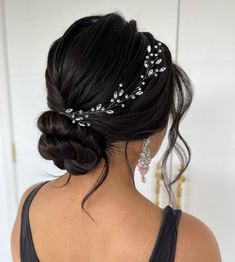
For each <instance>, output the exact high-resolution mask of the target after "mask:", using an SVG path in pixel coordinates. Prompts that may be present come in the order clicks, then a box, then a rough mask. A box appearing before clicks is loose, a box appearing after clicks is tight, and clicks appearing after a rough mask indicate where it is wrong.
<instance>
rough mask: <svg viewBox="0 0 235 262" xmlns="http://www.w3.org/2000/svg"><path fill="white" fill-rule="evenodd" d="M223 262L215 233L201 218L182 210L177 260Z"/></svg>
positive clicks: (176, 261)
mask: <svg viewBox="0 0 235 262" xmlns="http://www.w3.org/2000/svg"><path fill="white" fill-rule="evenodd" d="M184 261H185V262H186V261H190V262H198V261H200V262H208V261H211V262H212V261H213V262H221V261H222V259H221V254H220V250H219V246H218V243H217V240H216V237H215V235H214V234H213V232H212V231H211V229H210V228H209V227H208V226H207V225H206V224H205V223H204V222H202V221H201V220H200V219H198V218H196V217H194V216H192V215H190V214H188V213H185V212H182V214H181V219H180V222H179V225H178V236H177V247H176V254H175V262H184Z"/></svg>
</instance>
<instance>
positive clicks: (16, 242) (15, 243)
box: [11, 182, 42, 262]
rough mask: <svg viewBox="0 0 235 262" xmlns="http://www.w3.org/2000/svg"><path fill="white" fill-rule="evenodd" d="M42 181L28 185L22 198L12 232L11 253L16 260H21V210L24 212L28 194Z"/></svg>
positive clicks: (16, 261)
mask: <svg viewBox="0 0 235 262" xmlns="http://www.w3.org/2000/svg"><path fill="white" fill-rule="evenodd" d="M41 183H42V182H39V183H36V184H33V185H32V186H30V187H28V188H27V189H26V190H25V191H24V193H23V194H22V196H21V198H20V201H19V205H18V210H17V213H16V218H15V222H14V225H13V228H12V232H11V253H12V259H13V261H14V262H18V261H19V262H20V227H21V212H22V207H23V204H24V202H25V200H26V198H27V197H28V195H29V194H30V193H31V192H32V191H33V189H34V188H35V187H37V186H38V185H39V184H41Z"/></svg>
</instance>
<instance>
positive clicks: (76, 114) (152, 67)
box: [59, 42, 166, 126]
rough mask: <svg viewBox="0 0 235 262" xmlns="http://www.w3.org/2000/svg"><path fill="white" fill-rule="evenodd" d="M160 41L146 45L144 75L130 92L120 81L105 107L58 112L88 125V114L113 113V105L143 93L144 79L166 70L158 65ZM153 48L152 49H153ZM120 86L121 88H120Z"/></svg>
mask: <svg viewBox="0 0 235 262" xmlns="http://www.w3.org/2000/svg"><path fill="white" fill-rule="evenodd" d="M161 46H162V43H161V42H158V43H157V45H154V48H152V47H151V45H148V46H147V54H146V56H145V58H146V59H145V60H144V67H145V68H146V72H145V74H144V75H140V78H141V80H140V81H139V83H138V84H137V87H136V88H135V90H134V91H133V92H132V93H131V94H125V91H124V89H123V88H122V87H123V84H122V83H119V89H118V90H116V91H115V92H114V93H113V97H112V98H111V99H110V103H109V105H108V106H107V107H104V106H103V105H102V104H98V105H96V106H95V107H92V108H91V109H90V110H88V111H83V110H82V109H80V110H78V111H74V110H73V109H72V108H68V109H66V110H65V112H59V113H60V114H63V115H66V116H68V117H69V118H70V119H71V120H72V123H76V122H78V124H79V125H80V126H90V122H89V121H87V118H88V117H89V115H90V114H95V113H100V112H105V113H107V114H113V113H114V110H113V107H115V106H121V107H125V103H124V101H126V100H129V99H135V98H137V97H138V96H141V95H142V94H143V90H142V86H144V85H145V81H144V80H146V79H148V78H150V77H157V76H158V75H159V73H161V72H163V71H165V70H166V67H165V66H163V67H162V66H160V64H161V62H162V58H160V55H159V54H160V53H161V52H162V51H163V50H162V47H161ZM153 49H154V50H153ZM120 88H122V89H120Z"/></svg>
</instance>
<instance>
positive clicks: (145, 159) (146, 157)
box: [137, 137, 152, 183]
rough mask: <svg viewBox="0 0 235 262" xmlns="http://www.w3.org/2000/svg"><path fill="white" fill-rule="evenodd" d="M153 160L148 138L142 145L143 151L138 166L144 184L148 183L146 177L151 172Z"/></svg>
mask: <svg viewBox="0 0 235 262" xmlns="http://www.w3.org/2000/svg"><path fill="white" fill-rule="evenodd" d="M151 160H152V158H151V151H150V137H148V138H145V139H144V142H143V145H142V151H141V154H140V158H139V160H138V165H137V167H138V169H139V172H140V174H141V179H142V183H145V182H146V177H145V175H146V174H147V172H148V170H149V167H150V162H151Z"/></svg>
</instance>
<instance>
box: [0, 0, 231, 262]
mask: <svg viewBox="0 0 235 262" xmlns="http://www.w3.org/2000/svg"><path fill="white" fill-rule="evenodd" d="M1 4H3V0H1ZM178 6H179V7H180V13H179V21H180V23H179V32H177V15H178ZM3 7H4V6H3V5H2V6H1V8H2V11H4V12H3V16H1V21H0V23H1V29H0V30H1V31H0V37H1V39H0V40H1V43H0V55H1V56H0V57H1V59H0V60H1V61H0V81H1V82H0V83H1V85H0V90H1V95H2V94H3V95H4V96H1V97H0V102H2V101H3V102H2V103H1V105H0V127H1V129H0V146H1V147H0V154H1V155H0V156H1V159H0V172H1V175H0V185H1V188H0V189H1V191H0V197H1V199H3V204H2V209H3V210H4V215H5V217H3V218H4V220H3V221H1V222H0V230H1V231H0V234H1V236H0V247H1V248H2V247H3V248H2V250H1V249H0V261H11V259H10V254H9V247H8V246H7V244H6V243H7V242H8V241H9V233H10V229H11V227H12V223H13V219H14V218H15V212H16V208H17V205H18V203H16V202H14V199H16V198H17V199H18V200H19V197H20V196H21V195H22V193H23V191H24V190H25V189H26V188H27V187H29V186H30V185H32V184H33V183H36V182H38V181H42V180H47V179H50V177H46V176H45V172H51V173H52V174H54V175H55V174H62V173H63V172H62V171H60V170H58V169H56V168H55V167H53V165H52V164H51V163H48V162H47V161H46V160H43V159H42V158H41V157H40V156H39V153H38V152H37V140H38V136H39V132H38V130H37V128H36V117H37V116H38V115H39V113H40V111H42V110H44V109H46V97H45V83H44V70H45V66H46V56H47V52H48V49H49V46H50V44H51V43H52V42H53V41H54V40H55V39H56V38H58V37H59V36H60V35H61V34H62V33H63V32H64V31H65V29H66V28H67V27H68V26H69V25H70V24H71V23H73V22H74V21H75V20H77V19H78V18H80V17H82V16H87V15H92V14H98V13H99V12H100V13H101V14H102V13H103V14H104V13H106V12H111V11H115V10H120V11H121V12H122V13H123V14H124V16H125V17H126V18H127V19H131V18H133V19H136V20H137V22H138V24H139V29H140V30H141V31H150V32H152V33H153V34H154V35H155V36H156V38H158V39H160V40H161V41H163V42H165V43H166V44H167V45H168V46H169V48H170V50H171V52H172V56H173V58H174V60H176V59H177V61H178V62H179V64H180V65H182V67H183V68H185V70H186V72H187V73H188V74H189V76H190V77H191V79H192V81H193V83H194V85H195V97H194V101H193V104H192V107H191V108H190V110H189V112H188V114H187V116H186V118H185V119H184V121H183V123H182V125H181V129H180V130H181V131H182V134H183V136H184V137H185V138H186V140H187V141H188V142H189V144H190V146H191V148H192V151H193V155H192V162H191V164H190V166H189V169H188V170H187V172H186V174H185V176H186V177H187V181H186V183H185V191H184V195H183V196H184V199H183V206H182V209H183V211H185V212H188V213H190V214H192V215H195V216H197V217H199V218H201V219H202V220H203V221H204V222H205V223H206V224H208V225H209V227H210V228H211V229H212V230H213V231H214V232H215V235H216V237H217V240H218V242H219V245H220V247H221V252H222V257H223V261H233V260H234V259H235V256H234V254H233V252H232V247H234V246H235V245H234V244H235V243H234V238H233V235H232V232H233V231H232V230H231V228H233V226H234V222H233V221H234V220H235V208H234V204H233V203H231V199H232V197H234V189H235V187H234V186H235V178H234V176H233V173H234V171H233V170H235V169H234V167H235V166H234V165H235V164H234V161H233V159H232V158H233V156H234V149H235V148H234V147H235V141H234V137H233V136H232V134H233V133H234V132H233V131H234V129H235V121H234V117H233V115H232V112H234V109H235V108H234V103H233V98H234V97H235V96H234V84H235V80H234V78H233V72H234V69H235V50H234V49H235V43H234V42H235V37H234V36H235V34H234V33H235V32H234V31H235V21H234V19H233V14H234V11H235V2H234V1H229V0H226V1H223V2H221V1H218V0H217V1H212V0H207V1H202V0H199V1H193V0H188V1H186V0H182V1H181V2H178V1H176V0H165V1H160V0H155V1H154V0H151V1H148V2H143V1H133V0H132V1H123V0H121V1H107V0H102V1H99V4H98V5H96V4H95V2H94V1H88V0H87V1H72V0H70V1H66V2H63V1H55V0H50V1H29V0H22V1H17V0H7V1H5V7H4V8H3ZM4 15H5V17H4ZM4 22H5V24H4ZM177 37H178V38H177ZM177 39H178V49H177ZM177 55H178V56H177ZM11 111H12V113H11ZM11 119H12V121H11ZM14 141H15V143H16V155H17V162H16V165H14V163H12V161H11V155H10V153H11V152H10V144H11V143H12V142H14ZM166 142H167V141H166V140H165V141H164V143H163V146H162V148H161V151H160V153H159V155H158V156H157V157H156V158H155V159H154V161H153V163H152V164H153V165H152V169H151V170H150V174H149V176H148V178H147V180H148V182H147V184H141V182H140V179H139V176H138V174H137V176H136V181H137V187H138V189H139V190H140V191H141V192H143V194H145V195H146V196H147V197H148V198H149V199H151V200H153V199H154V171H155V165H156V163H157V161H158V159H159V158H160V156H161V153H162V152H163V149H164V148H165V146H166ZM1 143H2V145H1ZM3 160H4V161H3ZM177 164H178V162H177V159H176V157H175V155H174V158H173V166H172V170H173V173H175V172H176V168H177V166H176V165H177ZM14 166H15V168H16V170H15V169H14ZM3 185H5V187H4V186H3ZM15 185H17V187H15ZM17 191H18V193H17ZM161 206H164V201H163V202H162V203H161ZM12 210H14V212H13V211H12ZM2 222H3V223H2ZM6 224H8V227H6ZM9 228H10V229H9ZM2 232H3V234H2ZM3 243H5V245H4V246H3Z"/></svg>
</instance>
